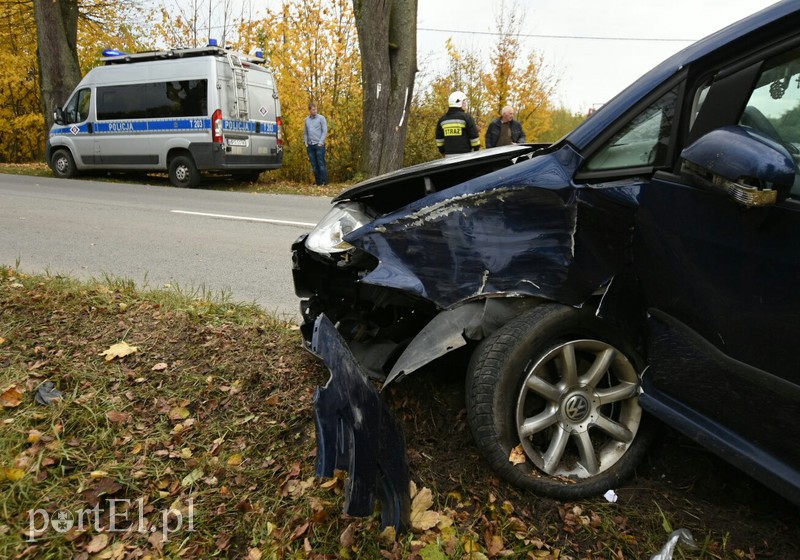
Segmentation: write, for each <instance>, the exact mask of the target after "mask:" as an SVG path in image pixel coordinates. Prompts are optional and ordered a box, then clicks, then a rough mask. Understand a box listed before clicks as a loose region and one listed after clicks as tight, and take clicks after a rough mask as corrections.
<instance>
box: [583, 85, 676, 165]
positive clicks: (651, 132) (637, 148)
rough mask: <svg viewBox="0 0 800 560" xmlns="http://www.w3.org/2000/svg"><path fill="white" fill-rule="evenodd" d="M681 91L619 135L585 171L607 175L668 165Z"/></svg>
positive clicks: (663, 99)
mask: <svg viewBox="0 0 800 560" xmlns="http://www.w3.org/2000/svg"><path fill="white" fill-rule="evenodd" d="M676 98H677V91H676V90H675V89H673V90H670V91H669V92H667V93H666V94H664V95H663V96H662V97H661V98H659V99H658V100H657V101H656V102H655V103H653V104H652V105H650V106H649V107H647V109H645V110H644V111H642V112H641V113H639V115H637V116H636V117H635V118H634V119H633V120H631V122H629V123H628V124H627V125H626V126H625V127H624V128H623V129H622V130H620V131H619V132H618V133H617V134H615V135H614V136H613V137H612V138H611V140H609V141H608V142H607V143H606V144H605V145H604V146H603V147H602V148H601V149H600V151H599V152H598V153H596V154H595V155H594V156H592V157H591V159H590V160H589V161H588V162H587V164H586V167H585V169H586V170H587V171H603V170H610V169H624V168H633V167H649V166H655V165H660V164H663V163H665V159H666V155H667V147H668V146H669V139H670V133H671V130H672V119H673V116H674V113H675V99H676Z"/></svg>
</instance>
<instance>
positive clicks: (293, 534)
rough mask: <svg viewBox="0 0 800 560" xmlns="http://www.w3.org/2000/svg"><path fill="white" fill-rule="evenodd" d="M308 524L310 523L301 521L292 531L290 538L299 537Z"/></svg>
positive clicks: (295, 538) (306, 529)
mask: <svg viewBox="0 0 800 560" xmlns="http://www.w3.org/2000/svg"><path fill="white" fill-rule="evenodd" d="M309 525H310V523H308V522H306V523H303V524H302V525H300V526H299V527H298V528H297V529H295V530H294V532H293V533H292V537H291V540H293V541H295V540H297V539H299V538H300V537H302V536H303V533H305V532H306V531H308V526H309Z"/></svg>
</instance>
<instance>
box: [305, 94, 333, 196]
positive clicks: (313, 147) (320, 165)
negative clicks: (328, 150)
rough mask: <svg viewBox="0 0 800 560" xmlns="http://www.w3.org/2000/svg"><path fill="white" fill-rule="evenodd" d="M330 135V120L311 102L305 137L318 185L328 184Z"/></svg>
mask: <svg viewBox="0 0 800 560" xmlns="http://www.w3.org/2000/svg"><path fill="white" fill-rule="evenodd" d="M327 136H328V121H327V120H325V117H323V116H322V115H320V114H319V113H318V112H317V105H316V104H315V103H309V105H308V116H307V117H306V122H305V130H304V132H303V139H304V141H305V143H306V150H307V151H308V159H309V161H311V169H313V171H314V181H315V183H316V184H317V185H327V184H328V168H327V167H326V165H325V138H326V137H327Z"/></svg>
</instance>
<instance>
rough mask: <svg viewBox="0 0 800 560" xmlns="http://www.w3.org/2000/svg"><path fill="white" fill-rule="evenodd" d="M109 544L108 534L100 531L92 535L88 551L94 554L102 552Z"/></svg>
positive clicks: (87, 547)
mask: <svg viewBox="0 0 800 560" xmlns="http://www.w3.org/2000/svg"><path fill="white" fill-rule="evenodd" d="M107 546H108V535H106V534H105V533H100V534H99V535H95V536H94V537H92V540H91V541H90V542H89V544H87V545H86V552H89V553H92V554H94V553H95V552H100V551H101V550H103V549H104V548H105V547H107Z"/></svg>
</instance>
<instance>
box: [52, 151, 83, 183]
mask: <svg viewBox="0 0 800 560" xmlns="http://www.w3.org/2000/svg"><path fill="white" fill-rule="evenodd" d="M50 167H51V168H52V169H53V173H54V174H55V176H56V177H60V178H62V179H69V178H71V177H74V176H75V175H77V174H78V170H77V168H76V167H75V160H74V159H73V158H72V154H71V153H70V152H69V150H66V149H64V148H62V149H60V150H56V151H55V152H54V153H53V157H51V158H50Z"/></svg>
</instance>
